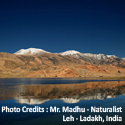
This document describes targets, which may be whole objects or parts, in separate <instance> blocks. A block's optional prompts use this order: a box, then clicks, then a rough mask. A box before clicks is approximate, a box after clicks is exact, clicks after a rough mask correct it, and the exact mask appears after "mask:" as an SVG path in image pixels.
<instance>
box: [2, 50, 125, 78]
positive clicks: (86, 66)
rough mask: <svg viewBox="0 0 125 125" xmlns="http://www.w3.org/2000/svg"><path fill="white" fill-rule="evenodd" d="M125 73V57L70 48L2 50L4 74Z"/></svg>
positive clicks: (114, 75)
mask: <svg viewBox="0 0 125 125" xmlns="http://www.w3.org/2000/svg"><path fill="white" fill-rule="evenodd" d="M124 75H125V58H119V57H117V56H115V55H105V54H92V53H80V52H78V51H75V50H69V51H65V52H61V53H51V52H47V51H45V50H43V49H37V48H29V49H21V50H19V51H17V52H15V53H14V54H10V53H5V52H0V77H105V76H107V77H116V76H118V77H119V76H120V77H121V76H124Z"/></svg>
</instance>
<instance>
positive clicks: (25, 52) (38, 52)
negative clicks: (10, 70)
mask: <svg viewBox="0 0 125 125" xmlns="http://www.w3.org/2000/svg"><path fill="white" fill-rule="evenodd" d="M45 53H50V52H47V51H45V50H43V49H37V48H28V49H21V50H19V51H17V52H15V53H14V54H16V55H33V56H35V55H42V54H45ZM57 54H60V55H62V56H70V57H73V58H77V59H79V58H80V59H83V60H86V61H87V60H99V61H100V60H102V61H103V60H105V59H118V58H119V57H117V56H115V55H105V54H92V53H80V52H79V51H75V50H68V51H65V52H61V53H57Z"/></svg>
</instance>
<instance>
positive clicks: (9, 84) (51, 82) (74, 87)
mask: <svg viewBox="0 0 125 125" xmlns="http://www.w3.org/2000/svg"><path fill="white" fill-rule="evenodd" d="M0 107H1V109H0V125H1V124H2V125H4V124H7V125H14V124H18V125H21V124H23V125H28V124H30V125H34V124H42V125H50V124H54V125H56V124H75V125H77V124H78V125H79V124H86V125H87V124H92V125H101V124H107V125H112V124H113V125H115V124H116V125H124V124H125V81H121V80H99V79H96V78H91V79H88V78H84V79H83V78H8V79H7V78H1V79H0Z"/></svg>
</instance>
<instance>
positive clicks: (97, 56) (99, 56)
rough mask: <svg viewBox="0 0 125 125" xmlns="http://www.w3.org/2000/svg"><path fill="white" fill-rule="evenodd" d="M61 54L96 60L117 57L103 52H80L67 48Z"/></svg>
mask: <svg viewBox="0 0 125 125" xmlns="http://www.w3.org/2000/svg"><path fill="white" fill-rule="evenodd" d="M60 54H61V55H63V56H71V57H74V58H82V57H84V58H91V59H96V60H104V59H107V58H118V57H117V56H115V55H105V54H92V53H80V52H78V51H75V50H69V51H65V52H62V53H60Z"/></svg>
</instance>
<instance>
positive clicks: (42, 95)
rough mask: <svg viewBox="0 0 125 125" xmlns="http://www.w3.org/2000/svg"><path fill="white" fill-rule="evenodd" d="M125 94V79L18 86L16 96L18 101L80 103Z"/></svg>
mask: <svg viewBox="0 0 125 125" xmlns="http://www.w3.org/2000/svg"><path fill="white" fill-rule="evenodd" d="M118 95H125V82H124V81H110V82H89V83H83V84H60V85H59V84H58V85H57V84H56V85H55V84H54V85H23V86H18V87H17V88H16V91H15V96H14V98H15V99H16V100H17V102H18V103H26V104H42V103H45V102H46V101H48V100H62V101H64V102H66V103H78V102H79V101H80V100H96V99H99V100H103V99H107V98H116V97H117V96H118Z"/></svg>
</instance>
